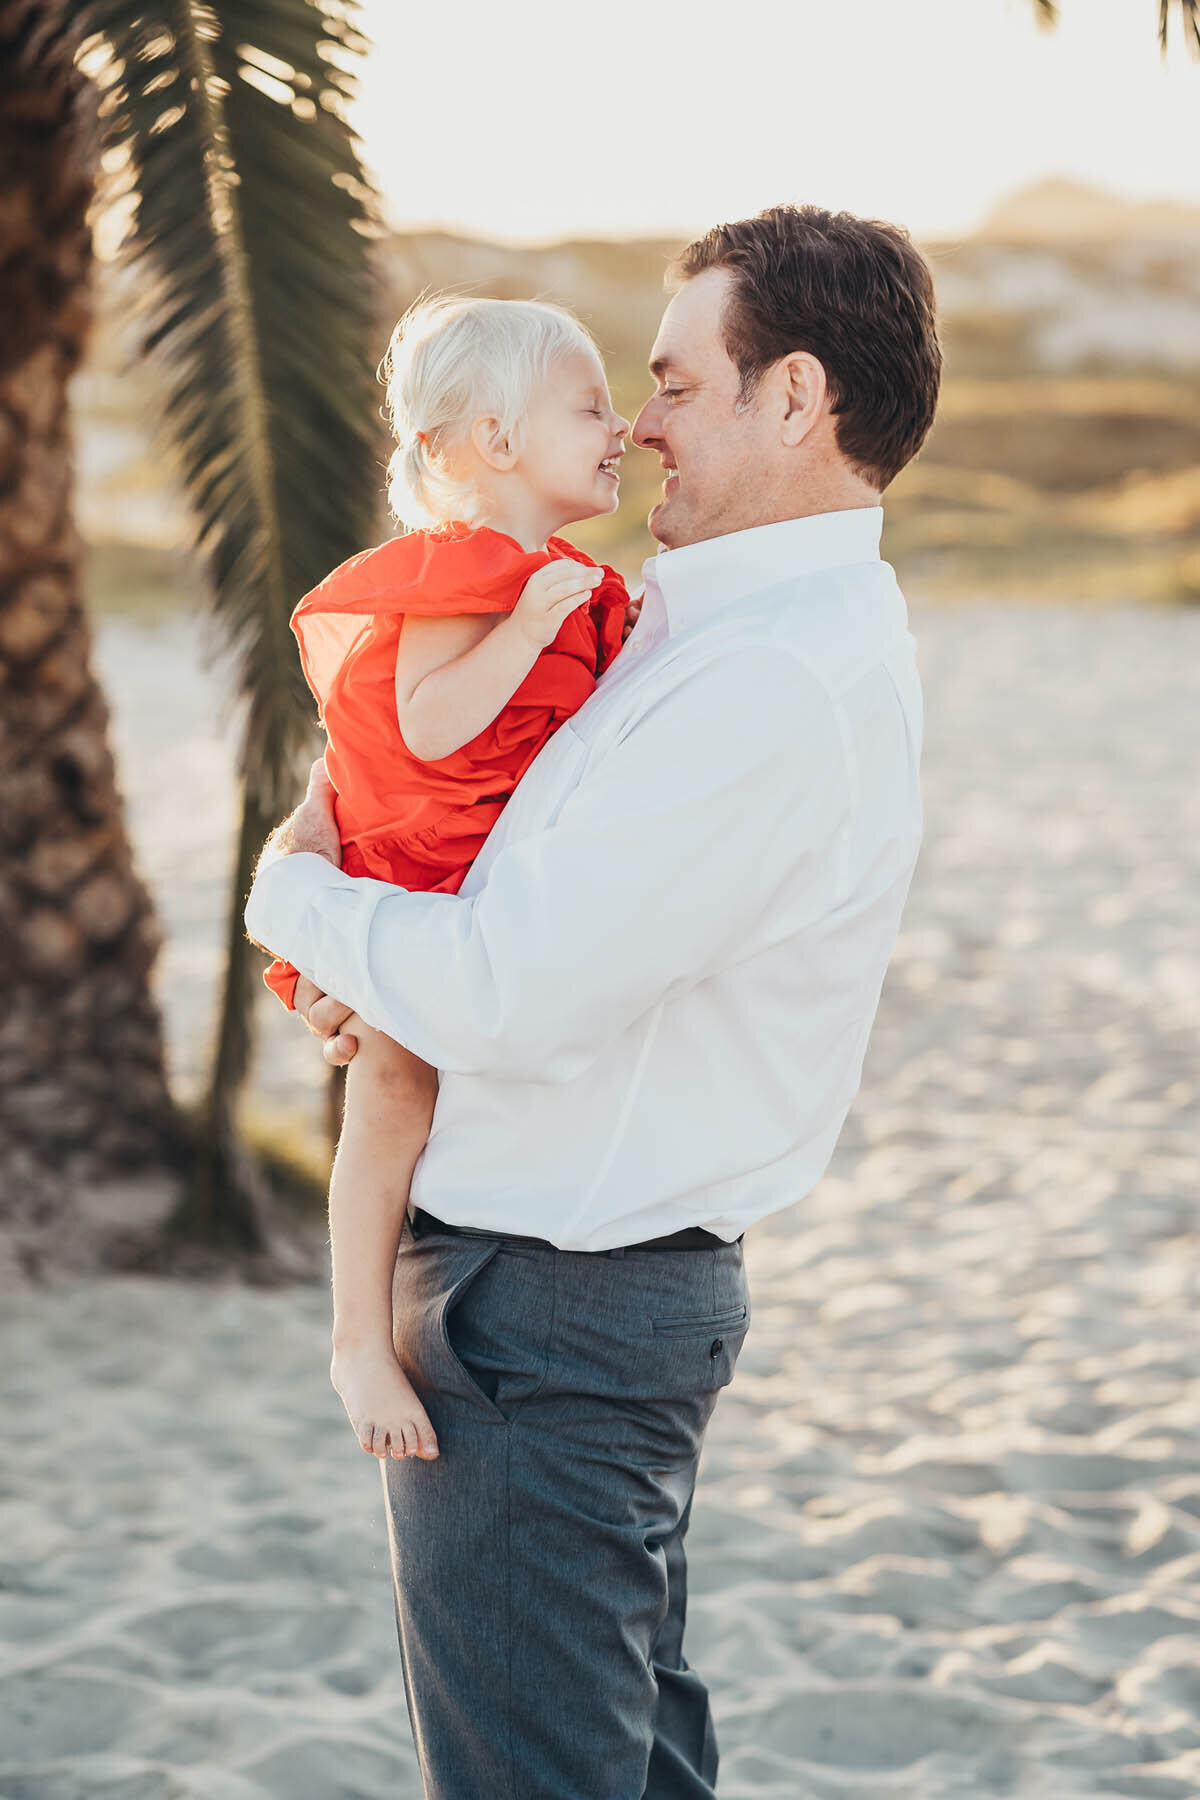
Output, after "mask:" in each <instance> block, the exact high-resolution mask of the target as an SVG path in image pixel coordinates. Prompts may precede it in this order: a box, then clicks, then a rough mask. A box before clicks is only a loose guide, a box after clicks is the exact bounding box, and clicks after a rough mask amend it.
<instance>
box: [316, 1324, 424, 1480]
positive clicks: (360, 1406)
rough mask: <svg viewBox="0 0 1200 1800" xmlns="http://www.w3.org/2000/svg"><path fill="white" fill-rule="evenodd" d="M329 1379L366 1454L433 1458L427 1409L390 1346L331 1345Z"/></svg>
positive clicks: (381, 1456) (380, 1456)
mask: <svg viewBox="0 0 1200 1800" xmlns="http://www.w3.org/2000/svg"><path fill="white" fill-rule="evenodd" d="M329 1379H330V1380H331V1381H332V1383H333V1385H334V1388H335V1389H336V1390H337V1392H338V1394H339V1395H340V1396H341V1400H342V1405H343V1406H344V1407H345V1408H346V1416H347V1417H348V1419H349V1420H350V1423H351V1425H353V1427H354V1434H355V1436H356V1437H357V1439H358V1441H359V1443H360V1445H361V1446H362V1448H363V1449H364V1450H365V1451H366V1452H367V1454H368V1455H369V1456H378V1457H379V1458H381V1459H382V1458H383V1457H385V1456H387V1455H389V1454H391V1455H392V1456H395V1457H401V1456H420V1457H423V1458H424V1459H425V1460H426V1461H431V1460H432V1459H433V1458H434V1457H435V1456H436V1455H437V1453H438V1442H437V1434H436V1433H435V1431H434V1429H433V1426H432V1425H431V1424H430V1423H429V1414H428V1413H427V1412H426V1411H425V1408H424V1407H423V1406H422V1405H421V1402H420V1401H419V1400H418V1399H417V1396H416V1392H415V1391H414V1389H413V1386H412V1383H411V1382H410V1381H409V1379H408V1376H407V1375H406V1374H405V1373H404V1370H403V1369H402V1368H401V1367H400V1364H399V1363H398V1362H397V1361H396V1358H395V1356H394V1355H393V1353H392V1352H391V1351H390V1350H389V1349H387V1348H386V1347H383V1348H375V1347H371V1348H365V1349H361V1350H360V1349H355V1350H346V1349H339V1350H335V1351H334V1353H333V1361H332V1362H331V1364H330V1366H329Z"/></svg>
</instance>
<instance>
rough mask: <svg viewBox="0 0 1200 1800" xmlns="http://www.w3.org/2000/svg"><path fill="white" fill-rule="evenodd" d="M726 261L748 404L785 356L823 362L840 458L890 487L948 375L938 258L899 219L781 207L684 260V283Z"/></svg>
mask: <svg viewBox="0 0 1200 1800" xmlns="http://www.w3.org/2000/svg"><path fill="white" fill-rule="evenodd" d="M705 269H728V270H730V271H731V273H732V275H733V286H732V288H731V290H730V294H729V298H728V300H727V302H726V306H725V316H724V321H723V326H724V335H725V348H726V349H727V350H728V352H729V355H730V358H731V360H732V361H733V362H734V363H735V364H736V365H737V368H738V371H739V373H740V375H741V378H742V390H741V398H742V400H748V399H749V398H750V397H751V395H752V394H753V392H754V389H755V387H756V386H757V384H758V381H759V378H760V376H761V375H762V374H763V373H764V372H765V370H767V369H769V368H770V367H771V365H772V364H773V363H776V362H778V361H779V359H780V357H783V356H787V355H789V354H790V353H791V352H792V351H794V350H807V351H808V352H809V353H810V355H812V356H815V357H816V359H817V361H818V362H819V363H820V364H821V365H822V367H823V368H824V370H825V376H826V379H827V381H828V384H829V394H830V397H831V399H832V402H833V412H834V415H835V421H834V431H835V434H836V438H837V445H838V448H839V450H840V451H841V452H842V455H843V456H844V457H845V458H846V460H847V462H849V463H850V465H851V467H852V468H853V469H854V470H855V472H856V473H857V474H859V475H861V476H862V477H863V479H864V480H866V481H869V482H870V483H871V485H872V487H876V488H878V489H880V491H882V490H883V489H884V488H885V487H887V485H888V483H889V482H890V481H892V480H893V479H894V478H895V477H896V476H897V475H898V474H899V473H900V471H901V469H902V468H903V467H904V465H905V463H907V462H910V461H911V460H912V458H913V457H914V456H915V455H916V454H917V451H918V450H919V449H920V448H921V445H922V444H923V443H924V442H925V438H926V435H927V434H928V431H929V427H930V426H931V425H932V423H933V414H934V408H935V407H936V405H937V395H938V383H939V381H940V378H941V372H942V350H941V345H940V344H939V342H938V335H937V318H936V309H935V303H934V294H933V275H932V272H931V270H930V268H929V264H928V263H927V262H926V261H925V258H924V257H923V256H922V255H921V253H920V251H919V250H918V249H917V248H916V246H915V245H914V244H913V242H912V240H911V238H910V237H909V235H908V233H907V232H906V231H903V230H901V228H900V227H899V226H898V225H886V224H883V223H881V222H880V221H878V220H875V219H859V218H856V217H855V215H854V214H853V213H844V212H843V213H830V212H826V211H824V209H823V208H822V207H819V206H772V207H768V209H767V210H766V211H765V212H761V213H758V214H757V215H756V217H754V218H753V219H739V220H737V221H736V222H735V223H734V224H732V225H714V226H713V229H712V230H711V231H710V232H708V233H706V235H705V236H704V237H702V238H697V240H696V242H695V243H694V244H689V245H688V247H687V249H686V250H684V251H683V253H682V254H681V255H680V256H679V257H678V258H677V259H676V261H675V263H674V264H673V266H672V270H671V274H672V276H673V277H674V278H675V279H676V280H679V281H687V280H689V279H690V278H691V277H692V276H693V275H699V274H700V273H701V272H702V271H703V270H705Z"/></svg>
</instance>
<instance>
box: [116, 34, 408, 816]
mask: <svg viewBox="0 0 1200 1800" xmlns="http://www.w3.org/2000/svg"><path fill="white" fill-rule="evenodd" d="M86 10H87V14H88V19H89V24H90V26H91V29H92V31H93V33H94V34H95V37H96V40H97V41H96V43H95V44H94V46H93V49H94V51H96V52H97V53H98V54H97V76H98V79H99V81H100V84H101V86H102V88H103V89H104V99H103V102H102V111H103V113H104V115H105V124H106V132H105V135H106V141H107V143H108V145H109V147H110V148H113V147H120V148H121V149H122V150H123V151H125V152H126V153H127V154H128V156H129V159H130V179H131V182H132V185H133V188H134V190H135V192H136V196H137V207H136V217H135V222H134V225H133V228H132V230H131V233H130V235H129V238H128V240H127V244H126V255H127V257H128V259H129V261H130V262H131V263H132V264H133V265H134V267H135V269H137V270H138V271H139V273H140V274H141V276H142V278H143V279H142V281H141V284H140V286H141V291H142V293H143V294H144V296H145V301H144V330H145V342H146V346H147V349H148V350H149V351H150V352H151V353H152V354H153V355H154V357H155V359H156V361H157V363H158V364H159V366H160V368H161V369H162V372H163V376H164V384H163V385H164V394H165V400H164V416H165V423H166V428H167V436H168V439H169V442H170V444H171V446H172V449H173V451H174V454H175V456H176V457H177V459H178V461H179V465H180V470H181V474H182V478H183V483H184V487H185V491H186V493H187V496H188V498H189V500H190V502H191V508H192V512H193V518H194V529H195V534H196V542H197V546H198V548H199V549H200V550H201V551H202V553H203V556H204V559H205V562H206V565H207V570H208V575H209V583H210V588H211V593H212V599H213V605H214V609H215V612H216V616H217V619H218V621H219V624H220V626H221V628H222V632H223V635H224V637H225V639H226V641H227V643H228V645H229V646H230V648H231V649H232V650H233V651H234V654H235V659H236V667H237V680H238V687H239V691H240V694H241V697H242V699H243V701H244V703H245V707H244V719H245V723H244V735H243V740H242V746H241V772H242V774H243V777H244V778H245V779H246V781H247V783H248V784H249V785H250V787H251V789H252V791H253V793H254V795H255V797H256V798H257V800H258V801H259V803H260V804H261V806H262V808H263V809H264V810H265V812H266V813H267V814H268V815H276V816H277V815H278V813H279V812H281V811H284V810H286V808H287V805H288V804H290V801H291V797H292V794H293V792H294V781H295V776H296V768H297V762H298V758H299V756H300V755H301V754H302V752H303V751H304V750H305V749H306V748H307V747H309V746H311V741H312V738H311V734H312V726H313V704H312V699H311V696H310V695H309V693H308V690H307V688H306V687H305V686H304V683H303V680H302V677H301V673H300V668H299V663H298V659H297V656H296V646H295V641H294V639H293V638H292V635H291V632H290V631H289V630H288V618H289V615H290V613H291V609H292V606H293V605H294V604H295V602H296V600H297V599H298V598H299V597H300V595H301V594H302V593H303V592H304V591H305V590H306V589H307V588H309V587H311V586H312V585H313V584H314V583H315V582H316V581H318V580H319V579H320V577H321V576H322V575H324V574H325V573H326V572H327V571H328V570H329V569H330V568H331V567H332V566H333V565H334V564H335V563H337V562H340V561H342V560H343V559H344V558H345V557H346V556H348V555H350V554H351V553H352V551H354V550H356V549H360V548H361V547H362V546H363V544H364V543H365V542H367V541H369V535H370V531H371V528H372V524H373V520H374V517H375V510H376V504H377V496H378V492H379V486H380V478H379V470H378V468H377V467H376V466H375V463H374V459H373V432H372V420H373V419H374V417H375V416H376V414H377V408H378V401H377V398H376V397H375V394H374V388H373V383H372V373H371V371H372V357H371V354H370V331H371V326H372V324H373V315H374V298H375V295H374V287H373V282H372V277H371V269H370V262H369V252H370V240H371V236H372V235H373V233H374V231H375V229H376V227H375V221H374V215H373V207H372V201H371V195H370V191H369V189H368V186H367V183H366V180H365V177H364V174H363V170H362V167H361V163H360V160H359V155H358V147H357V144H356V143H355V140H354V138H353V136H352V133H351V132H350V129H349V127H348V125H347V123H346V117H345V109H346V101H347V99H348V97H349V96H350V94H351V93H352V91H353V73H352V69H353V62H354V59H355V58H356V57H357V56H358V55H360V54H361V53H362V51H363V50H364V49H365V47H366V45H365V40H364V39H363V37H362V35H361V33H360V32H359V31H358V30H357V27H356V25H355V24H354V16H355V11H356V8H355V6H354V4H353V0H351V3H350V4H342V3H341V0H222V3H221V4H220V5H219V7H215V6H209V5H204V4H200V3H199V0H156V3H154V4H138V0H91V3H90V4H89V5H88V7H87V9H86ZM105 52H107V55H106V56H105V54H104V53H105Z"/></svg>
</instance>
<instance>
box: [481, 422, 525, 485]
mask: <svg viewBox="0 0 1200 1800" xmlns="http://www.w3.org/2000/svg"><path fill="white" fill-rule="evenodd" d="M471 446H472V448H473V449H474V451H475V454H476V455H477V456H478V457H479V459H480V461H481V462H484V463H486V464H487V466H488V468H489V469H495V470H497V471H498V473H500V474H507V472H508V471H509V469H511V468H512V466H513V464H514V463H515V462H516V460H517V453H516V451H515V450H514V449H513V446H512V437H511V434H510V433H509V432H506V431H505V430H504V428H503V425H502V423H501V421H500V420H499V419H497V418H495V417H493V416H492V415H489V414H485V415H484V416H483V417H482V418H479V419H476V421H475V423H474V424H473V425H472V427H471Z"/></svg>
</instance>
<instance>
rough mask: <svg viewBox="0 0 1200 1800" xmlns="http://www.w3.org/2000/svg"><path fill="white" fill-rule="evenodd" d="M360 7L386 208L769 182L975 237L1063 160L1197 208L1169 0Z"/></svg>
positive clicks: (583, 201) (496, 231) (398, 2)
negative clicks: (1165, 22)
mask: <svg viewBox="0 0 1200 1800" xmlns="http://www.w3.org/2000/svg"><path fill="white" fill-rule="evenodd" d="M1033 15H1034V6H1033V0H722V3H721V4H715V3H714V0H676V3H675V4H674V5H672V6H666V5H664V4H662V0H607V3H606V4H605V5H602V6H599V5H592V6H582V5H580V4H578V3H577V0H515V4H513V5H509V6H502V5H497V4H496V0H425V4H424V5H418V4H412V3H410V0H363V9H362V16H363V21H364V23H365V25H366V27H367V29H368V31H369V32H370V34H371V36H372V38H373V39H374V42H375V45H376V49H375V52H374V54H373V56H372V57H371V59H370V62H369V64H368V66H367V69H366V72H365V76H364V79H363V87H362V94H361V98H360V102H359V109H358V115H357V125H358V129H359V130H360V132H361V133H362V136H363V140H364V144H365V148H366V153H367V158H368V160H369V162H370V163H371V164H372V165H373V167H374V169H375V171H376V174H377V176H378V178H379V181H380V183H381V186H382V188H383V191H384V193H385V195H386V196H387V199H388V203H389V206H390V211H391V217H392V221H393V222H394V223H395V224H397V225H400V226H417V225H421V226H425V225H442V226H447V227H449V228H450V229H452V230H458V231H463V232H468V233H470V234H472V235H476V236H484V237H491V238H499V239H507V240H511V241H518V242H521V241H523V242H544V241H546V240H548V239H553V238H556V237H563V236H572V237H585V236H601V237H622V236H642V235H647V234H651V233H663V234H667V235H690V234H691V233H693V232H694V231H696V230H697V229H702V228H704V227H706V226H708V225H710V224H713V223H714V222H715V221H717V220H718V219H723V218H736V217H739V216H743V215H745V214H747V213H751V212H757V211H758V210H759V209H760V208H761V207H764V206H769V205H773V204H774V203H775V202H777V201H781V200H814V201H817V202H819V203H820V204H822V205H826V206H831V207H835V208H836V207H848V208H850V209H851V210H852V211H854V212H859V213H867V214H873V215H876V216H881V217H884V218H892V219H896V220H898V221H899V222H901V223H903V224H906V225H908V226H909V227H911V228H912V229H913V230H914V231H915V232H917V233H918V234H923V235H925V236H935V235H936V236H945V235H952V234H956V233H959V232H963V231H966V230H969V229H970V228H971V227H972V226H973V225H975V224H976V223H977V222H978V221H979V220H980V218H981V217H982V216H983V215H984V214H985V213H986V212H987V211H988V210H989V209H990V207H991V206H992V204H993V203H994V202H995V201H996V200H997V199H998V198H1000V197H1001V196H1002V195H1005V194H1008V193H1011V192H1012V191H1013V190H1014V189H1016V188H1019V187H1022V186H1024V185H1025V184H1027V183H1028V182H1030V181H1034V180H1037V179H1039V178H1041V177H1043V176H1047V175H1068V176H1073V177H1077V178H1081V179H1083V180H1087V181H1091V182H1094V183H1096V184H1098V185H1100V186H1103V187H1107V188H1112V189H1115V190H1116V191H1117V192H1119V193H1123V194H1128V195H1133V196H1143V197H1155V198H1159V197H1172V198H1177V199H1184V200H1191V201H1200V144H1198V139H1200V129H1198V127H1200V60H1197V59H1196V58H1195V57H1194V56H1190V55H1189V54H1188V53H1187V52H1186V51H1185V50H1184V47H1183V44H1182V41H1181V37H1182V34H1181V32H1180V30H1179V28H1178V26H1176V30H1175V33H1174V39H1175V41H1174V45H1173V48H1172V51H1171V53H1170V54H1169V56H1168V59H1167V62H1166V64H1165V66H1164V63H1163V60H1162V57H1161V54H1160V52H1159V48H1158V42H1157V34H1156V26H1157V20H1158V0H1061V21H1060V24H1059V27H1058V29H1057V31H1055V32H1053V33H1046V32H1043V31H1041V30H1039V29H1038V27H1037V26H1036V24H1035V23H1034V16H1033Z"/></svg>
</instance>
